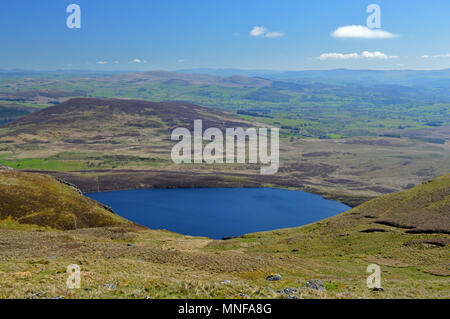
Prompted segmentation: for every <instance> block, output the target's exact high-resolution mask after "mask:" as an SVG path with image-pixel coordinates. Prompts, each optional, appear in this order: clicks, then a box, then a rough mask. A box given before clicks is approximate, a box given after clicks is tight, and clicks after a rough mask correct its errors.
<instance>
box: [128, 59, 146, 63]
mask: <svg viewBox="0 0 450 319" xmlns="http://www.w3.org/2000/svg"><path fill="white" fill-rule="evenodd" d="M128 63H138V64H139V63H147V61H145V60H141V59H133V60H131V61H130V62H128Z"/></svg>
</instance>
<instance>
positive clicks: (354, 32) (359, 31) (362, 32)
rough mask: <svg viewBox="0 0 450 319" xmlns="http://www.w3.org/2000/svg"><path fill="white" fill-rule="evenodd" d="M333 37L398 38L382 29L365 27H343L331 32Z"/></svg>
mask: <svg viewBox="0 0 450 319" xmlns="http://www.w3.org/2000/svg"><path fill="white" fill-rule="evenodd" d="M331 36H332V37H334V38H340V39H390V38H396V37H398V35H397V34H393V33H390V32H389V31H385V30H381V29H369V28H368V27H366V26H363V25H347V26H342V27H339V28H337V29H336V30H334V31H333V32H331Z"/></svg>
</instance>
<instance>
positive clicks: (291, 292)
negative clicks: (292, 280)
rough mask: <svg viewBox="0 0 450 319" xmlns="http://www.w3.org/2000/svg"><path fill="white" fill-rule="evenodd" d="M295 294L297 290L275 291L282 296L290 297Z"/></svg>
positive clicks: (284, 289)
mask: <svg viewBox="0 0 450 319" xmlns="http://www.w3.org/2000/svg"><path fill="white" fill-rule="evenodd" d="M296 292H297V289H294V288H283V289H281V290H277V293H279V294H284V295H291V294H293V293H296Z"/></svg>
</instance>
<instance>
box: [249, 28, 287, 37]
mask: <svg viewBox="0 0 450 319" xmlns="http://www.w3.org/2000/svg"><path fill="white" fill-rule="evenodd" d="M250 35H251V36H252V37H266V38H279V37H283V36H284V32H278V31H269V30H267V28H265V27H263V26H254V27H253V29H252V30H251V31H250Z"/></svg>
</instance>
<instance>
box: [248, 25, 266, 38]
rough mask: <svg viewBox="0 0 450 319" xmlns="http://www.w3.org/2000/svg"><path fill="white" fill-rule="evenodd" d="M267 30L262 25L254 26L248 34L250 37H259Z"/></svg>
mask: <svg viewBox="0 0 450 319" xmlns="http://www.w3.org/2000/svg"><path fill="white" fill-rule="evenodd" d="M266 32H267V30H266V28H264V27H262V26H254V27H253V29H252V30H251V31H250V35H251V36H252V37H260V36H263V35H264V34H265V33H266Z"/></svg>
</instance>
